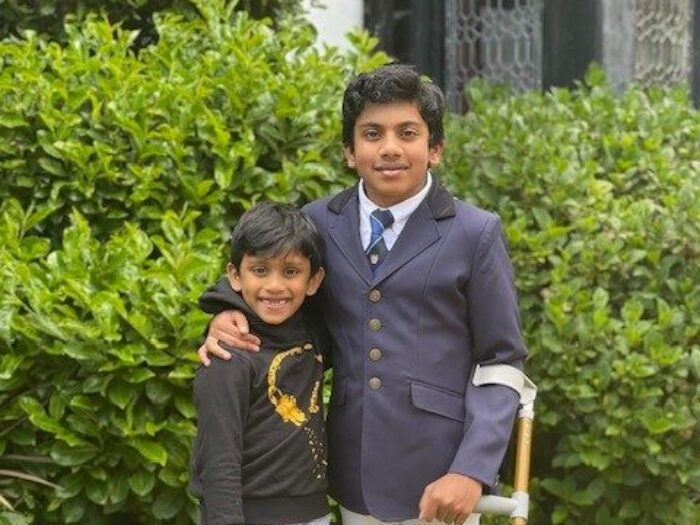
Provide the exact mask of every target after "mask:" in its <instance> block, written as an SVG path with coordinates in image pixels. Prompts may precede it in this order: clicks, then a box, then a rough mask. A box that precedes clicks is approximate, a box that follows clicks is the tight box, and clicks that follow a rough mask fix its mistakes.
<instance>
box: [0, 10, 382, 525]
mask: <svg viewBox="0 0 700 525" xmlns="http://www.w3.org/2000/svg"><path fill="white" fill-rule="evenodd" d="M207 6H208V7H207V8H206V9H203V10H202V13H203V17H202V18H195V19H192V20H186V19H183V18H178V17H175V16H172V15H167V16H162V17H160V18H158V19H157V22H158V31H159V34H160V35H161V38H160V40H159V42H158V43H157V44H156V45H154V46H152V47H149V48H147V49H143V50H141V51H140V52H139V53H138V55H136V54H134V53H133V52H132V51H130V42H131V40H132V38H133V37H134V33H131V32H126V31H123V30H120V29H118V28H115V27H113V26H110V25H109V24H108V23H107V22H105V21H102V20H98V19H95V18H89V19H88V21H87V22H86V23H84V24H81V25H80V27H77V26H68V27H67V29H66V34H67V35H68V41H67V43H66V45H65V46H61V45H59V44H57V43H51V42H47V41H45V40H43V39H41V38H38V37H37V36H35V35H29V36H28V38H27V39H26V40H23V41H9V40H6V41H3V42H1V43H0V64H2V67H1V68H0V100H2V101H3V103H2V108H1V109H0V173H1V174H2V184H1V185H0V201H1V202H2V204H1V205H0V245H2V247H3V248H2V251H1V252H0V469H3V468H12V469H14V470H26V471H27V472H29V473H31V474H34V475H37V476H40V477H41V478H43V479H48V480H50V481H52V482H55V483H58V484H59V485H61V487H62V489H61V490H59V491H57V492H56V491H52V490H50V489H46V488H45V487H39V486H38V485H36V484H35V483H32V482H31V481H17V480H16V479H14V478H6V477H5V476H2V475H0V496H2V497H3V498H5V499H6V500H7V501H8V502H10V503H11V504H13V505H14V506H15V507H16V510H17V512H16V513H10V512H5V513H0V523H5V522H7V523H37V524H42V525H43V524H48V523H61V524H63V523H89V524H91V525H99V524H115V525H116V524H120V525H121V524H124V523H130V524H131V523H134V524H137V523H142V524H146V525H152V524H154V523H161V522H163V523H166V522H167V523H182V524H184V523H192V522H193V517H194V514H195V512H194V511H195V506H194V502H193V501H192V500H191V499H190V498H188V497H187V495H186V493H185V486H186V483H187V475H188V461H189V450H190V445H191V441H192V438H193V432H194V412H193V407H192V403H191V380H192V378H193V374H194V371H195V369H196V359H195V354H194V349H195V347H196V343H197V341H198V339H199V336H200V335H201V333H202V330H203V328H204V326H205V322H206V318H205V316H204V315H202V314H201V313H200V312H199V311H198V308H197V306H196V299H197V297H198V295H199V294H200V293H201V291H202V290H203V289H204V287H205V286H206V285H207V284H209V283H211V282H213V281H214V280H215V278H216V277H217V276H218V275H220V273H221V271H222V270H223V267H224V265H223V263H224V258H223V254H224V252H225V248H226V240H227V237H228V232H229V229H230V227H231V226H232V223H233V221H234V219H235V218H236V217H237V216H238V215H239V214H240V213H241V211H242V210H243V209H245V208H247V207H249V206H250V205H251V204H252V203H253V202H255V201H258V200H260V199H275V200H284V201H294V202H297V203H299V204H301V203H303V202H305V201H308V200H310V199H313V198H316V197H318V196H321V195H325V194H327V193H329V192H331V191H333V190H334V189H336V188H338V187H340V185H345V184H347V183H348V181H350V180H352V177H351V175H350V174H349V173H345V172H343V170H342V169H341V165H342V164H341V162H342V154H341V150H340V146H339V136H340V131H339V130H340V111H339V101H340V97H341V93H342V89H343V87H344V85H345V83H346V82H347V79H348V78H349V77H350V76H351V75H352V74H353V73H354V72H355V71H356V70H357V69H363V68H369V67H372V66H373V65H376V64H378V63H380V62H383V61H384V60H386V59H385V56H384V55H382V54H377V55H374V54H372V52H371V50H372V48H373V46H374V41H373V40H372V39H369V38H368V37H367V36H366V35H363V34H358V35H355V36H354V37H353V39H354V43H355V45H356V51H355V52H352V53H348V54H344V55H343V54H340V53H339V52H338V51H337V50H333V49H328V50H319V49H317V48H316V47H315V46H314V40H315V35H314V31H313V30H312V28H311V27H310V26H308V25H307V24H305V23H303V22H302V21H301V20H299V19H285V20H281V21H280V22H279V26H278V27H277V28H275V30H273V29H272V28H271V26H270V22H268V21H255V20H252V19H251V18H250V17H249V16H248V15H247V14H246V13H244V12H234V11H233V9H232V7H231V6H229V7H226V6H225V4H224V3H223V2H220V3H219V5H218V7H217V5H216V2H209V3H208V4H207ZM0 512H2V500H0Z"/></svg>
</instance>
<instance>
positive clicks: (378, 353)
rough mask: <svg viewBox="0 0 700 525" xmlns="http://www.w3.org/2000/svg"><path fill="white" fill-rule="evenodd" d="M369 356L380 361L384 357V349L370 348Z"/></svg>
mask: <svg viewBox="0 0 700 525" xmlns="http://www.w3.org/2000/svg"><path fill="white" fill-rule="evenodd" d="M369 358H370V359H371V360H372V361H379V360H380V359H381V358H382V351H381V350H380V349H379V348H372V349H370V351H369Z"/></svg>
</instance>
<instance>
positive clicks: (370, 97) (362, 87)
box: [343, 63, 445, 149]
mask: <svg viewBox="0 0 700 525" xmlns="http://www.w3.org/2000/svg"><path fill="white" fill-rule="evenodd" d="M390 102H413V103H415V104H416V106H417V107H418V111H419V112H420V114H421V117H423V120H425V122H426V123H427V124H428V130H429V132H430V137H429V139H428V145H429V146H430V147H431V148H432V147H435V146H437V145H439V144H442V142H443V141H444V139H445V129H444V126H443V122H442V119H443V116H444V114H445V97H444V95H443V94H442V91H441V90H440V88H439V87H438V86H436V85H435V84H433V83H432V82H431V81H430V80H428V79H427V78H424V77H421V76H420V75H419V74H418V72H417V71H416V69H415V68H414V67H413V66H411V65H408V64H397V63H393V64H387V65H385V66H382V67H379V68H377V69H374V70H372V71H369V72H367V73H362V74H360V75H358V76H356V77H355V78H353V79H352V80H351V81H350V83H349V84H348V86H347V88H345V94H344V95H343V145H344V146H347V147H349V148H350V149H353V148H354V145H355V141H354V131H355V122H356V121H357V118H358V117H359V116H360V113H362V110H363V109H364V108H365V106H366V105H367V104H388V103H390Z"/></svg>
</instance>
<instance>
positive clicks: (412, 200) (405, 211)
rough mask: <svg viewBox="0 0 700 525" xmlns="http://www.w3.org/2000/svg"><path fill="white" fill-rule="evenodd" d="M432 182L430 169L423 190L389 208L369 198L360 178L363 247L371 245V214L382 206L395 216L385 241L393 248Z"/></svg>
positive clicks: (385, 231) (386, 232)
mask: <svg viewBox="0 0 700 525" xmlns="http://www.w3.org/2000/svg"><path fill="white" fill-rule="evenodd" d="M432 183H433V176H432V175H431V173H430V171H428V177H427V178H426V181H425V186H423V189H422V190H420V191H419V192H418V193H416V194H415V195H414V196H413V197H409V198H408V199H406V200H404V201H401V202H399V203H398V204H394V205H393V206H390V207H389V208H382V207H381V206H378V205H377V204H375V203H373V202H372V201H371V200H369V197H367V194H366V193H365V183H364V181H363V180H360V187H359V191H358V194H359V196H360V239H361V240H362V248H363V249H365V250H366V249H367V246H369V239H370V237H371V236H372V227H371V226H370V224H369V216H370V214H371V213H372V212H373V211H374V210H376V209H377V208H380V209H382V210H389V211H390V212H391V214H392V215H393V216H394V223H393V224H392V225H391V226H389V227H388V228H387V229H386V230H384V243H385V244H386V247H387V249H388V250H391V248H392V247H393V246H394V243H395V242H396V239H397V238H398V237H399V234H400V233H401V230H403V228H404V226H406V223H407V222H408V218H409V217H410V216H411V214H412V213H413V212H414V211H416V208H418V206H420V203H421V202H423V199H425V196H426V195H427V194H428V192H429V191H430V186H431V185H432Z"/></svg>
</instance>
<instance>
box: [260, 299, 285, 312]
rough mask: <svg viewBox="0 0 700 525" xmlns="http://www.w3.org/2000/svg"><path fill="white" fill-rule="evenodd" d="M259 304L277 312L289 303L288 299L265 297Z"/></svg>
mask: <svg viewBox="0 0 700 525" xmlns="http://www.w3.org/2000/svg"><path fill="white" fill-rule="evenodd" d="M260 302H261V303H262V304H263V305H265V306H266V307H267V308H269V309H270V310H279V309H281V308H284V307H285V306H286V305H287V303H288V302H289V299H280V298H275V299H271V298H266V297H261V298H260Z"/></svg>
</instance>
